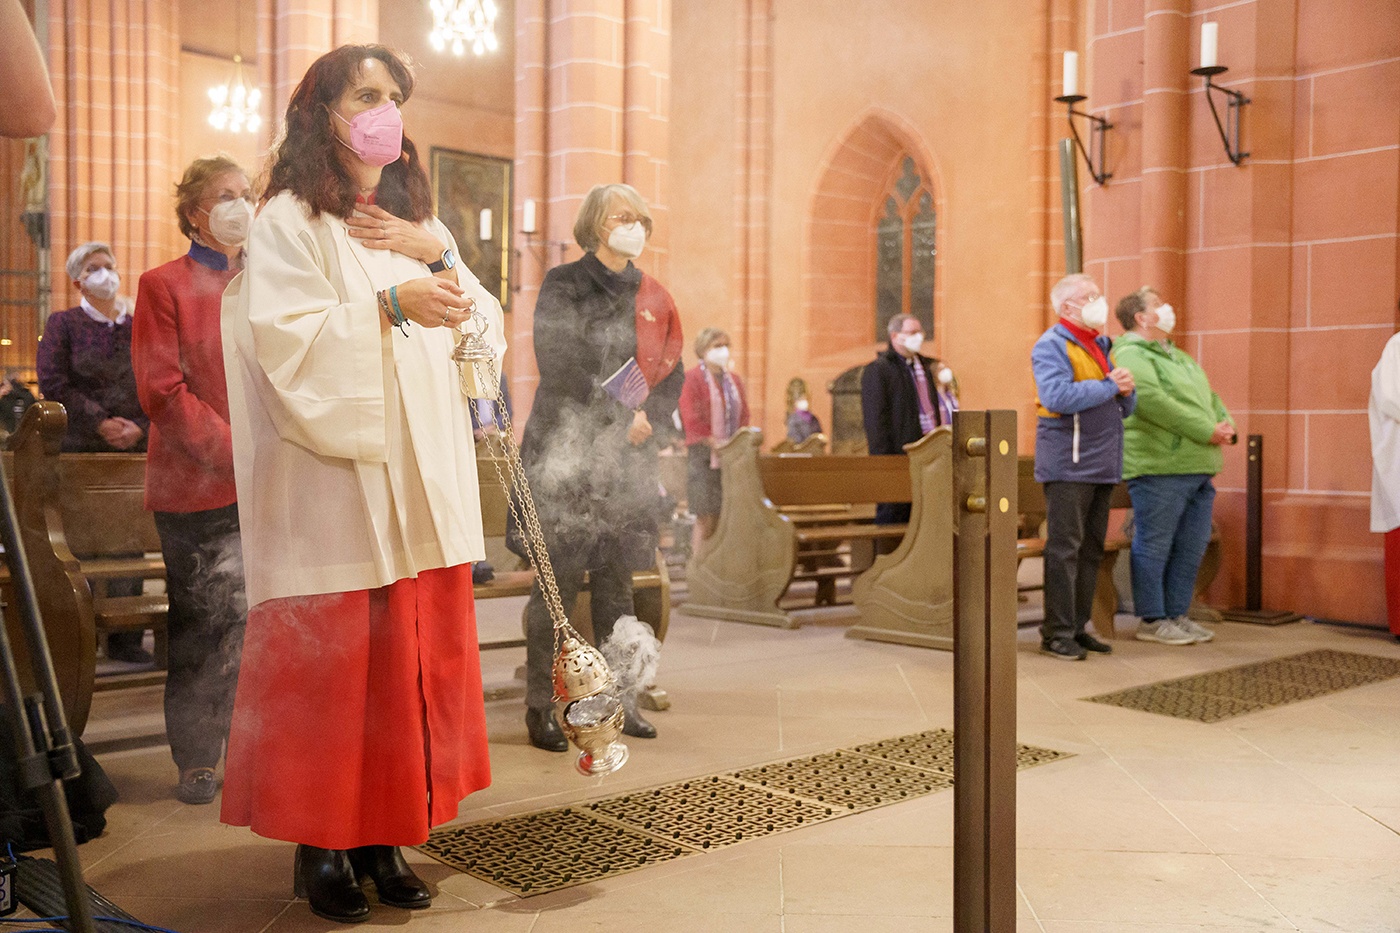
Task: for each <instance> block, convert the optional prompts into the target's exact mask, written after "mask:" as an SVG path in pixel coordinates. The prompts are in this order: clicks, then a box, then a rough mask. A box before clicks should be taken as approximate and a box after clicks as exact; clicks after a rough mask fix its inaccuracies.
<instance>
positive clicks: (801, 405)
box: [792, 398, 812, 411]
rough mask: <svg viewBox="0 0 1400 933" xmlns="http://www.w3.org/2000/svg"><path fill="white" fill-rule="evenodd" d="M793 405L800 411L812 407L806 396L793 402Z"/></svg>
mask: <svg viewBox="0 0 1400 933" xmlns="http://www.w3.org/2000/svg"><path fill="white" fill-rule="evenodd" d="M792 407H793V408H796V409H797V410H798V411H806V410H807V409H809V408H811V407H812V403H811V402H809V401H807V400H806V399H805V398H800V399H798V400H797V401H795V402H793V403H792Z"/></svg>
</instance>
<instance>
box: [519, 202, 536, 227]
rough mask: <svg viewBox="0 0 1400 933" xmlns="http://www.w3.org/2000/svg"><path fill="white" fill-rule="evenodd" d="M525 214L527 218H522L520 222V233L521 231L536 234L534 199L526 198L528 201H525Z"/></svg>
mask: <svg viewBox="0 0 1400 933" xmlns="http://www.w3.org/2000/svg"><path fill="white" fill-rule="evenodd" d="M524 214H525V216H524V217H522V218H521V221H520V231H521V232H522V233H534V232H535V199H534V198H526V199H525V210H524Z"/></svg>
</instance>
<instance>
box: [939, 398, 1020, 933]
mask: <svg viewBox="0 0 1400 933" xmlns="http://www.w3.org/2000/svg"><path fill="white" fill-rule="evenodd" d="M1016 472H1017V471H1016V413H1015V412H1014V411H960V412H957V413H956V414H954V416H953V504H954V508H955V511H956V513H957V518H956V522H957V540H956V543H955V551H956V556H955V558H954V574H953V592H954V615H953V641H954V645H953V685H954V693H953V722H954V732H953V761H954V782H955V783H954V785H953V929H954V930H955V931H956V933H1014V931H1015V929H1016V522H1017V514H1018V513H1017V504H1016V483H1017V476H1016Z"/></svg>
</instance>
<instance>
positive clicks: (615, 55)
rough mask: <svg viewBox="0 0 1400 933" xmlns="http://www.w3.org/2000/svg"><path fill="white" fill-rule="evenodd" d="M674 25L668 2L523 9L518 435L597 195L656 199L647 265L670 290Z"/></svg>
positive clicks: (515, 375)
mask: <svg viewBox="0 0 1400 933" xmlns="http://www.w3.org/2000/svg"><path fill="white" fill-rule="evenodd" d="M670 25H671V6H670V0H570V2H569V3H567V4H564V3H560V2H557V0H518V2H517V5H516V45H517V48H516V98H515V99H516V143H515V145H516V157H515V165H516V179H515V199H516V205H515V216H516V221H517V223H519V222H520V220H521V219H522V208H521V205H522V204H523V202H524V200H525V199H526V198H531V199H534V200H535V201H536V202H537V210H536V224H537V226H538V229H539V232H538V233H537V234H535V235H534V236H532V237H528V238H527V237H526V236H525V235H524V234H521V236H520V239H519V240H518V241H517V242H518V243H519V244H520V246H521V261H520V267H519V269H518V273H519V275H518V278H517V281H518V282H519V284H520V291H519V292H517V293H516V296H515V300H514V305H513V307H514V310H513V311H512V313H511V321H510V325H509V327H510V339H511V345H512V347H513V348H514V349H513V354H512V358H511V361H510V363H509V368H510V373H511V390H512V393H513V401H514V404H515V410H516V419H515V420H516V422H517V423H518V424H521V425H523V424H524V422H525V416H526V414H527V413H528V410H529V403H530V401H531V400H532V399H533V397H534V388H535V386H536V385H537V384H538V375H537V373H536V369H535V360H534V349H533V339H532V335H533V329H534V307H535V300H536V299H537V297H538V295H539V285H540V283H541V282H542V281H543V279H544V273H545V272H546V271H547V270H548V269H549V268H550V267H551V266H554V265H558V264H560V263H563V262H572V261H574V260H576V259H579V258H580V257H581V256H582V252H581V250H580V249H579V247H578V245H577V244H576V243H575V242H574V235H573V227H574V218H575V216H576V215H577V214H578V209H579V206H580V205H581V204H582V203H583V198H584V195H586V194H587V193H588V190H589V189H590V188H592V187H593V186H594V185H597V184H608V183H616V182H626V183H627V184H630V185H632V186H633V187H635V188H637V190H638V191H640V192H641V194H642V196H643V197H644V198H646V199H647V202H648V204H649V205H650V207H651V210H652V214H653V217H654V218H655V220H656V232H655V233H654V234H653V238H652V241H651V245H650V247H649V249H648V252H647V253H646V254H644V255H643V256H642V258H641V260H640V262H639V265H640V266H641V267H642V268H643V269H645V270H646V271H647V272H649V273H652V274H654V275H656V276H657V277H658V278H659V279H661V280H662V281H663V282H664V281H665V261H666V241H667V237H668V232H667V229H666V220H667V215H668V213H669V211H668V209H667V203H666V191H665V177H666V167H667V144H668V140H669V138H670V131H669V127H668V126H667V118H668V115H669V109H670V41H671V38H670ZM517 229H518V228H517Z"/></svg>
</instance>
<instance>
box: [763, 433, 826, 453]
mask: <svg viewBox="0 0 1400 933" xmlns="http://www.w3.org/2000/svg"><path fill="white" fill-rule="evenodd" d="M826 452H827V451H826V435H825V434H822V433H821V432H818V433H816V434H809V435H807V438H806V439H805V440H803V441H800V442H799V443H796V444H794V443H793V442H792V441H791V440H790V439H788V438H786V437H785V438H783V439H782V440H780V441H778V443H776V444H774V445H773V449H772V451H770V453H775V454H824V453H826Z"/></svg>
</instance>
